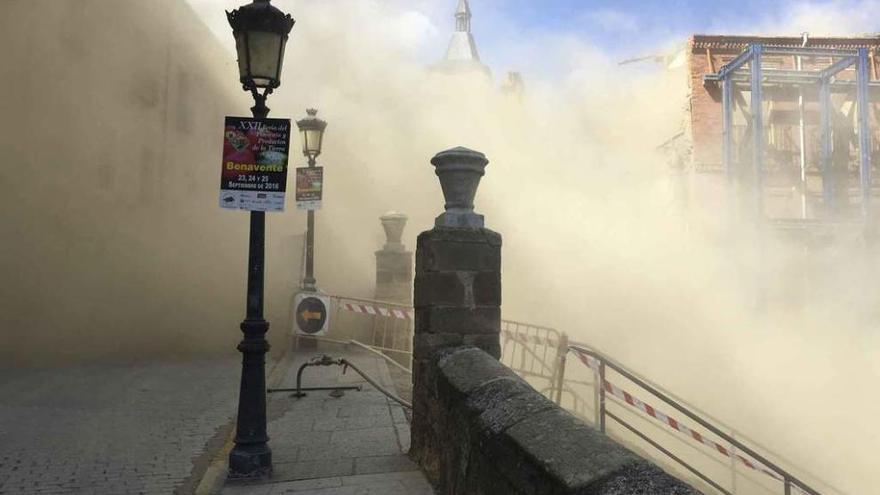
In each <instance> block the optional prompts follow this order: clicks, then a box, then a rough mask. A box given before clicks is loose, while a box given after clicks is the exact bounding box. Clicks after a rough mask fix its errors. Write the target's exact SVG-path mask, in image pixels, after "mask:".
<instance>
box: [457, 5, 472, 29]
mask: <svg viewBox="0 0 880 495" xmlns="http://www.w3.org/2000/svg"><path fill="white" fill-rule="evenodd" d="M455 30H456V31H458V32H462V33H469V32H471V6H470V5H468V0H458V8H457V9H456V10H455Z"/></svg>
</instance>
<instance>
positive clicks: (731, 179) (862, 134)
mask: <svg viewBox="0 0 880 495" xmlns="http://www.w3.org/2000/svg"><path fill="white" fill-rule="evenodd" d="M767 56H772V57H775V58H777V59H778V58H779V57H780V56H782V57H791V58H792V59H794V60H796V65H795V67H796V69H795V70H791V69H785V68H778V67H772V66H770V65H772V64H767V63H766V62H765V60H766V59H765V57H767ZM802 58H804V59H809V60H811V61H814V62H815V61H823V62H822V63H814V67H813V68H811V69H810V70H804V68H803V67H802V64H801V60H802ZM825 60H828V63H827V64H826V63H824V61H825ZM869 62H870V60H869V52H868V49H867V48H859V49H856V50H840V49H828V48H813V47H798V48H792V47H771V46H764V45H762V44H750V45H749V46H748V47H747V48H746V50H745V51H743V52H742V53H741V54H739V55H738V56H737V57H735V58H734V59H733V60H731V61H730V62H729V63H727V64H726V65H724V66H723V67H722V68H721V69H720V70H718V71H717V72H715V73H711V74H706V75H704V76H703V81H704V83H705V84H707V85H712V84H716V85H719V86H720V89H721V104H722V126H721V127H722V163H723V168H724V171H725V174H726V176H727V182H728V186H729V187H730V188H731V189H732V188H734V187H737V186H740V185H741V183H742V182H743V177H744V176H748V177H750V179H751V181H750V182H751V186H752V190H753V192H754V208H755V214H756V215H757V216H758V218H763V217H764V216H765V208H764V174H765V152H766V150H765V127H764V102H765V90H767V89H768V87H771V86H772V87H774V88H788V89H796V90H797V92H798V94H799V96H798V105H799V114H800V141H801V143H800V169H801V170H800V182H801V184H800V188H801V201H802V212H803V213H802V215H803V216H802V219H806V216H807V214H806V202H807V199H806V198H807V164H806V152H805V142H804V141H805V132H804V94H805V91H809V92H816V94H817V96H816V98H817V99H818V106H819V141H820V142H819V163H818V165H819V167H818V168H819V173H820V175H821V181H822V191H821V198H822V204H823V205H824V209H825V210H826V211H828V212H831V211H834V210H833V209H834V202H835V194H834V180H835V174H834V173H832V153H833V146H834V143H833V140H832V135H833V132H834V131H833V128H832V124H831V121H832V118H833V115H832V111H833V109H832V98H831V97H832V93H835V94H845V95H849V94H852V93H853V90H854V92H855V95H854V101H853V105H854V106H855V108H853V110H855V111H857V118H856V122H855V128H856V132H857V137H858V145H857V148H858V178H859V193H860V194H859V196H860V198H861V216H862V218H863V219H864V220H865V221H867V220H868V219H869V217H870V215H871V209H870V201H871V196H872V193H871V188H872V182H871V152H872V147H871V134H870V133H871V129H870V126H869V115H870V108H869V104H870V102H869V100H870V95H869V91H871V90H874V89H877V88H880V83H877V82H872V81H871V79H870V74H869V67H870V66H869ZM850 67H854V69H855V77H854V78H845V77H841V74H842V73H843V72H844V71H845V70H847V69H849V68H850ZM745 92H748V93H750V100H751V101H750V102H748V103H746V102H745V100H744V98H743V97H742V93H745ZM737 104H739V105H740V106H741V107H743V110H745V109H746V108H749V111H748V113H749V114H750V115H747V116H746V118H747V126H746V130H745V133H744V136H743V139H745V140H747V143H745V144H748V145H749V146H750V148H751V149H750V150H749V151H750V152H751V170H748V171H743V170H737V166H739V168H742V167H744V166H746V167H747V165H744V163H746V162H745V161H744V160H738V163H734V160H733V152H734V134H733V130H734V125H733V118H734V113H735V105H737ZM848 151H849V149H847V152H848ZM846 187H849V186H848V179H847V184H846ZM830 216H831V215H830V214H828V215H827V217H830Z"/></svg>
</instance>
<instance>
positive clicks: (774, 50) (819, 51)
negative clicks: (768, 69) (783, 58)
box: [764, 46, 858, 57]
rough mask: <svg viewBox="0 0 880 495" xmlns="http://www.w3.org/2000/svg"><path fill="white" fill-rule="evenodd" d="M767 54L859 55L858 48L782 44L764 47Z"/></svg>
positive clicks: (808, 55) (804, 55)
mask: <svg viewBox="0 0 880 495" xmlns="http://www.w3.org/2000/svg"><path fill="white" fill-rule="evenodd" d="M764 53H766V54H767V55H801V56H803V57H847V56H849V57H854V56H856V55H858V52H857V51H856V50H835V49H828V48H808V49H807V48H786V47H781V46H768V47H766V48H765V49H764Z"/></svg>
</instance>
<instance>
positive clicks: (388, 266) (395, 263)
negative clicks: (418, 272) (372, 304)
mask: <svg viewBox="0 0 880 495" xmlns="http://www.w3.org/2000/svg"><path fill="white" fill-rule="evenodd" d="M380 220H381V221H382V228H384V229H385V245H384V246H383V247H382V249H381V250H379V251H376V295H375V299H376V300H378V301H388V302H395V303H400V304H410V303H411V302H412V288H413V286H412V284H413V272H412V261H413V259H412V252H411V251H407V250H406V246H404V245H403V242H402V241H401V238H402V237H403V228H404V227H405V226H406V221H407V216H406V215H404V214H402V213H397V212H393V211H390V212H388V213H386V214H384V215H382V217H380Z"/></svg>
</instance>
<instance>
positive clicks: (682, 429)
mask: <svg viewBox="0 0 880 495" xmlns="http://www.w3.org/2000/svg"><path fill="white" fill-rule="evenodd" d="M571 350H572V351H574V353H575V355H576V356H577V357H578V359H580V361H581V362H582V363H584V364H585V365H587V366H588V367H589V368H591V369H593V370H594V371H596V372H597V373H598V370H599V361H598V360H596V359H595V358H593V357H592V356H589V355H587V354H584V353H583V352H581V351H580V350H579V349H577V348H575V347H572V348H571ZM603 387H604V388H605V391H606V392H608V393H610V394H611V395H613V396H614V397H617V398H618V399H620V400H622V401H624V402H626V403H627V404H629V405H630V406H632V407H634V408H636V409H638V410H639V411H641V412H642V413H644V414H646V415H648V416H650V417H652V418H654V419H656V420H657V421H659V422H661V423H663V424H664V425H666V426H668V427H670V428H672V429H673V430H675V431H677V432H679V433H681V434H683V435H685V436H687V437H689V438H690V439H692V440H695V441H697V442H700V443H701V444H703V445H706V446H707V447H709V448H711V449H714V450H716V451H718V452H719V453H721V454H722V455H724V456H726V457H733V458H735V459H736V460H738V461H740V462H741V463H742V464H743V465H744V466H746V467H748V468H750V469H753V470H755V471H760V472H762V473H764V474H766V475H768V476H770V477H771V478H773V479H775V480H777V481H780V482H782V481H784V480H783V478H782V477H781V476H779V475H778V474H776V473H775V472H773V471H771V470H770V469H769V468H768V467H767V466H765V465H763V464H761V463H760V462H758V461H755V460H750V459H747V458H745V457H743V456H741V455H739V454H735V453H733V452H731V450H730V449H729V448H727V447H725V446H723V445H721V444H719V443H717V442H714V441H712V440H710V439H708V438H706V437H704V436H703V435H701V434H700V433H699V432H696V431H694V430H692V429H690V428H688V427H687V426H685V425H683V424H682V423H681V422H680V421H678V420H676V419H675V418H672V417H671V416H669V415H667V414H665V413H663V412H660V411H658V410H657V409H656V408H654V407H652V406H650V405H648V404H645V403H644V402H642V401H641V400H639V399H638V398H637V397H635V396H633V395H632V394H630V393H629V392H627V391H625V390H623V389H622V388H620V387H618V386H617V385H614V384H613V383H611V382H609V381H608V380H605V382H604V384H603ZM795 488H797V489H798V491H800V488H798V487H797V486H795Z"/></svg>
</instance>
